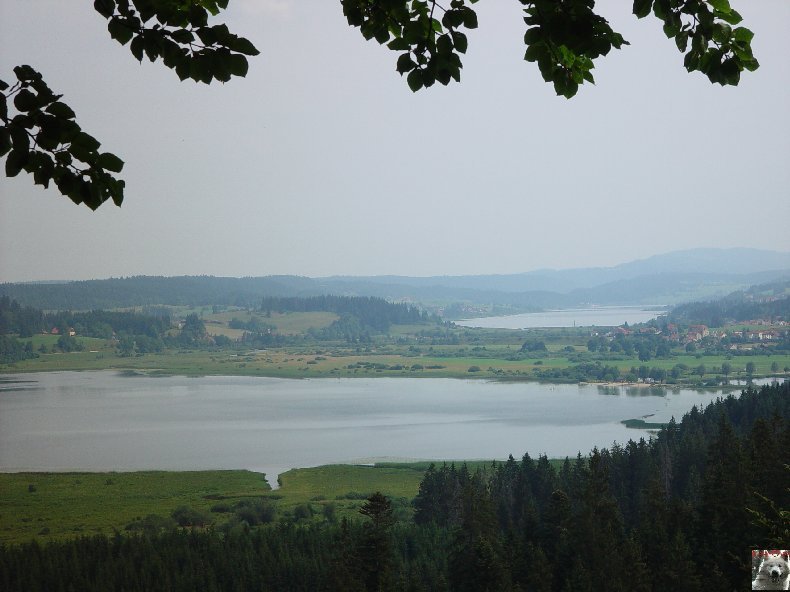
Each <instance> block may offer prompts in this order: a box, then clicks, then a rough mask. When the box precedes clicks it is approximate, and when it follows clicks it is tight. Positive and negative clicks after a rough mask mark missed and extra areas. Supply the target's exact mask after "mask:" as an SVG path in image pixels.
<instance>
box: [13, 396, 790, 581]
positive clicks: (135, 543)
mask: <svg viewBox="0 0 790 592" xmlns="http://www.w3.org/2000/svg"><path fill="white" fill-rule="evenodd" d="M789 418H790V384H789V383H784V384H782V385H772V386H764V387H762V388H761V389H759V390H755V389H749V390H747V391H744V392H743V393H742V394H741V395H740V396H739V397H735V396H729V397H727V398H724V399H719V400H718V401H717V402H716V403H714V404H711V405H709V406H708V407H707V408H705V409H704V410H699V409H696V408H694V409H692V411H691V412H689V413H688V414H686V416H684V417H683V418H682V420H681V421H680V422H674V421H673V422H671V423H670V424H669V425H668V426H667V427H665V428H664V429H662V430H661V431H660V432H659V433H658V434H657V436H656V437H655V438H653V439H651V440H649V441H646V440H644V439H640V440H639V441H638V442H634V441H629V442H628V443H627V444H624V445H620V444H613V445H612V447H611V448H604V449H601V450H598V449H594V450H592V451H591V452H590V453H589V454H587V455H586V456H582V455H579V456H578V457H577V458H576V459H566V460H565V462H564V463H563V464H562V465H561V466H559V465H556V464H555V463H551V462H550V461H549V460H548V459H547V458H545V457H543V456H541V457H539V458H537V459H533V458H530V456H528V455H525V456H524V457H523V458H522V459H520V460H516V459H514V458H512V457H511V458H510V459H508V460H507V461H506V462H504V463H501V462H500V463H496V464H492V465H491V467H490V468H488V469H486V470H478V471H475V472H474V473H472V472H470V471H469V470H468V468H467V467H466V466H465V465H461V466H455V465H441V466H432V467H431V468H429V470H428V471H427V472H426V474H425V476H424V478H423V481H422V483H421V485H420V489H419V493H418V495H417V497H416V498H415V500H414V514H413V520H410V521H408V522H404V521H397V520H396V519H395V517H394V513H393V507H392V504H391V502H390V500H389V499H387V498H386V497H385V496H383V495H381V494H373V495H371V496H370V497H369V498H368V500H367V502H366V503H365V504H364V506H363V507H362V509H361V511H360V516H359V518H358V520H353V521H346V520H343V521H341V522H339V523H338V522H334V521H327V522H324V523H322V524H311V525H309V526H299V525H295V524H287V523H279V524H276V525H268V526H262V527H257V528H250V527H248V526H247V525H245V524H242V525H241V527H239V528H235V529H233V530H230V531H227V532H216V531H211V530H208V531H207V530H198V529H194V530H190V529H180V530H171V531H161V532H159V533H156V534H148V535H128V534H125V535H121V534H117V535H115V536H113V537H106V536H96V537H86V538H80V539H76V540H72V541H65V542H55V543H49V544H46V545H40V544H38V543H35V542H33V543H29V544H24V545H14V546H6V547H0V589H2V590H8V591H16V590H20V591H21V590H25V591H30V592H35V591H46V592H56V591H60V590H63V591H70V590H85V591H90V590H97V591H98V590H102V591H103V590H117V591H121V590H123V591H129V592H131V591H137V590H140V591H153V590H184V591H187V590H189V591H192V590H218V591H219V590H223V591H224V590H276V591H280V590H304V591H308V590H309V591H313V590H345V591H363V590H404V591H421V590H426V591H428V590H431V591H433V590H452V591H486V590H488V591H499V590H502V591H516V590H520V591H527V590H534V591H545V592H550V591H551V592H555V591H556V592H561V591H566V590H567V591H571V590H573V591H599V590H600V591H618V590H623V591H625V590H628V591H644V592H649V591H675V590H677V591H686V590H688V591H697V590H703V591H707V590H710V591H717V592H718V591H722V590H724V591H729V590H746V589H749V587H750V586H749V580H750V579H751V578H752V572H751V570H752V563H751V552H750V549H753V548H773V549H776V548H779V549H781V548H787V547H788V542H790V541H789V537H788V520H787V508H788V497H789V496H790V489H788V485H789V484H790V479H789V478H788V477H789V476H790V475H789V473H788V471H789V470H790V469H788V464H790V458H788V450H790V429H788V428H789V427H790V426H788V419H789ZM558 466H559V468H557V467H558Z"/></svg>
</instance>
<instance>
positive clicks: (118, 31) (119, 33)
mask: <svg viewBox="0 0 790 592" xmlns="http://www.w3.org/2000/svg"><path fill="white" fill-rule="evenodd" d="M107 30H108V31H109V32H110V37H112V38H113V39H115V40H116V41H117V42H118V43H120V44H121V45H126V44H127V43H129V40H130V39H131V38H132V37H133V36H134V32H133V31H132V30H131V29H130V28H129V27H127V26H126V24H125V23H124V21H122V20H121V19H120V18H119V17H113V18H111V19H110V22H109V23H107Z"/></svg>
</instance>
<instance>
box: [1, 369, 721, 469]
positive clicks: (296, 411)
mask: <svg viewBox="0 0 790 592" xmlns="http://www.w3.org/2000/svg"><path fill="white" fill-rule="evenodd" d="M719 394H720V393H717V392H710V391H708V392H698V391H693V390H688V389H679V390H669V389H662V388H635V387H633V388H625V387H608V388H607V387H598V386H594V385H549V384H538V383H497V382H488V381H483V380H456V379H440V378H423V379H418V378H339V379H337V378H322V379H306V380H287V379H278V378H259V377H224V376H207V377H200V378H187V377H180V376H173V377H161V378H153V377H145V376H132V377H127V376H123V375H121V374H118V373H115V372H112V371H102V372H53V373H37V374H17V375H3V376H0V471H6V472H7V471H21V470H34V471H69V470H88V471H110V470H118V471H128V470H142V469H167V470H197V469H251V470H256V471H261V472H265V473H266V474H267V475H268V476H269V478H270V479H271V478H274V477H276V475H277V474H279V473H281V472H283V471H286V470H288V469H289V468H295V467H309V466H317V465H322V464H329V463H364V462H374V461H377V460H386V459H448V460H450V459H481V458H483V459H495V458H498V459H502V458H507V455H508V454H511V453H512V454H513V455H514V456H515V457H517V458H518V457H520V456H522V455H523V454H524V452H529V453H530V454H531V455H533V456H537V455H538V454H540V453H546V454H548V455H549V456H550V457H562V456H566V455H568V456H575V455H576V453H577V452H578V451H581V452H582V453H583V454H585V453H586V452H588V451H589V450H590V449H592V447H593V446H599V447H601V446H609V445H611V444H612V442H613V441H614V440H617V441H619V442H627V441H628V439H629V438H639V437H642V436H647V433H646V432H644V431H641V430H633V429H627V428H625V427H624V426H623V425H621V424H620V423H619V422H620V420H623V419H631V418H641V417H643V416H646V415H651V417H650V419H649V421H658V422H663V421H668V420H669V419H670V417H672V416H675V417H676V418H678V419H680V417H681V416H682V415H683V414H684V413H685V412H687V411H688V410H689V409H691V407H692V405H695V404H696V405H706V404H707V403H709V402H710V401H712V400H714V399H715V398H716V397H717V396H719Z"/></svg>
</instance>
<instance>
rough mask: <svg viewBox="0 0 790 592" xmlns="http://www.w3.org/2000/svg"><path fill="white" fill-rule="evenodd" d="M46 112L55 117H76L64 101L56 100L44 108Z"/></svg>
mask: <svg viewBox="0 0 790 592" xmlns="http://www.w3.org/2000/svg"><path fill="white" fill-rule="evenodd" d="M46 112H47V113H51V114H52V115H54V116H55V117H59V118H61V119H74V118H75V117H76V115H75V113H74V111H72V109H71V107H69V106H68V105H67V104H66V103H61V102H60V101H56V102H54V103H52V104H51V105H50V106H49V107H47V108H46Z"/></svg>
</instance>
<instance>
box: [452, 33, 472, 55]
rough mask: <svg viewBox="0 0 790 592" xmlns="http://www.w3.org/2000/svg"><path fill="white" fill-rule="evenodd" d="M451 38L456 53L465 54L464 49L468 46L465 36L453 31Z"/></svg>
mask: <svg viewBox="0 0 790 592" xmlns="http://www.w3.org/2000/svg"><path fill="white" fill-rule="evenodd" d="M451 35H452V38H453V45H454V46H455V49H456V51H457V52H458V53H466V49H467V47H468V45H469V43H468V41H467V39H466V35H464V34H463V33H461V32H459V31H453V32H452V33H451Z"/></svg>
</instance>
